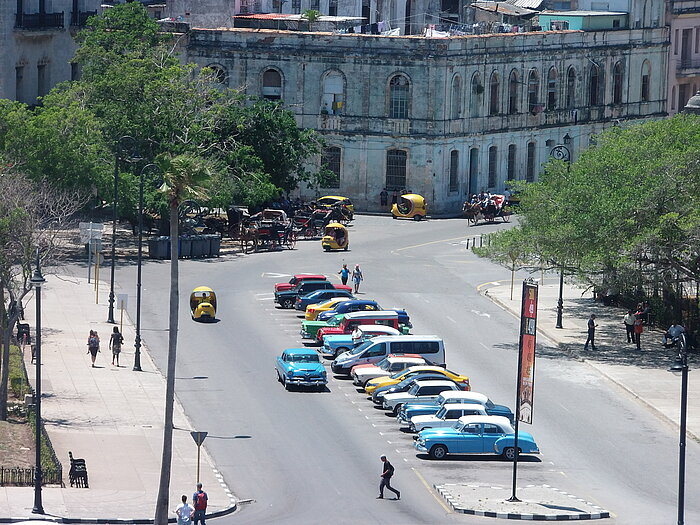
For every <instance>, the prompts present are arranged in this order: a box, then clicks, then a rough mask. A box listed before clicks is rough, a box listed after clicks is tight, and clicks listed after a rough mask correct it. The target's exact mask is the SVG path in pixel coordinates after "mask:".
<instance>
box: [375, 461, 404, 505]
mask: <svg viewBox="0 0 700 525" xmlns="http://www.w3.org/2000/svg"><path fill="white" fill-rule="evenodd" d="M379 459H381V460H382V463H384V466H383V467H382V474H381V476H380V477H381V479H382V480H381V481H380V482H379V496H378V497H377V499H384V487H386V488H387V489H389V490H390V491H391V492H393V493H394V494H396V499H397V500H399V499H401V492H400V491H398V490H396V489H395V488H394V487H392V486H391V477H392V476H393V475H394V465H392V464H391V463H389V460H388V459H386V456H382V457H381V458H379Z"/></svg>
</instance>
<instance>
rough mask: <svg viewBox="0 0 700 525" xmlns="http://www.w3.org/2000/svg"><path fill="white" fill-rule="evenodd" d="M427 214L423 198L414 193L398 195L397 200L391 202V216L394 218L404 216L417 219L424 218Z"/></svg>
mask: <svg viewBox="0 0 700 525" xmlns="http://www.w3.org/2000/svg"><path fill="white" fill-rule="evenodd" d="M427 214H428V207H427V205H426V204H425V199H424V198H423V197H422V196H421V195H418V194H416V193H406V194H405V195H401V196H400V197H399V202H397V203H395V204H392V206H391V216H392V217H393V218H394V219H398V218H399V217H404V218H406V219H411V218H412V219H413V220H414V221H419V220H421V219H424V218H425V216H426V215H427Z"/></svg>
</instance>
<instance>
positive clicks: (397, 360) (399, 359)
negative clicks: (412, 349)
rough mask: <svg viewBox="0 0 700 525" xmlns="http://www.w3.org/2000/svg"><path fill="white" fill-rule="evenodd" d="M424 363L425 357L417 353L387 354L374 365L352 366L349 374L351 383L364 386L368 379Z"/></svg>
mask: <svg viewBox="0 0 700 525" xmlns="http://www.w3.org/2000/svg"><path fill="white" fill-rule="evenodd" d="M425 364H426V363H425V359H423V358H422V357H421V356H419V355H418V354H389V355H388V356H386V357H385V358H384V359H382V360H381V361H379V363H377V364H376V365H356V366H353V367H352V370H351V371H350V375H351V376H352V382H353V384H355V385H357V386H362V387H364V386H365V384H366V383H367V381H369V380H370V379H375V378H377V377H384V376H390V375H392V374H393V373H394V372H400V371H401V370H406V369H407V368H409V367H411V366H419V365H425Z"/></svg>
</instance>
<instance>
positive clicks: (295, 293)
mask: <svg viewBox="0 0 700 525" xmlns="http://www.w3.org/2000/svg"><path fill="white" fill-rule="evenodd" d="M333 288H335V286H333V284H332V283H331V282H329V281H302V282H300V283H299V284H298V285H296V286H295V287H294V288H292V289H290V290H283V291H281V292H275V302H276V303H278V304H279V305H280V306H281V307H282V308H293V307H294V303H296V301H297V297H303V296H304V295H306V294H308V293H311V292H315V291H316V290H331V289H333Z"/></svg>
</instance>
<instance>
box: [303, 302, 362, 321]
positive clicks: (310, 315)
mask: <svg viewBox="0 0 700 525" xmlns="http://www.w3.org/2000/svg"><path fill="white" fill-rule="evenodd" d="M350 300H352V298H351V297H333V299H328V300H327V301H324V302H322V303H316V304H310V305H309V306H307V307H306V314H304V319H305V320H307V321H315V320H316V318H317V317H318V314H320V313H321V312H327V311H328V310H333V308H335V305H337V304H338V303H342V302H344V301H350Z"/></svg>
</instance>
